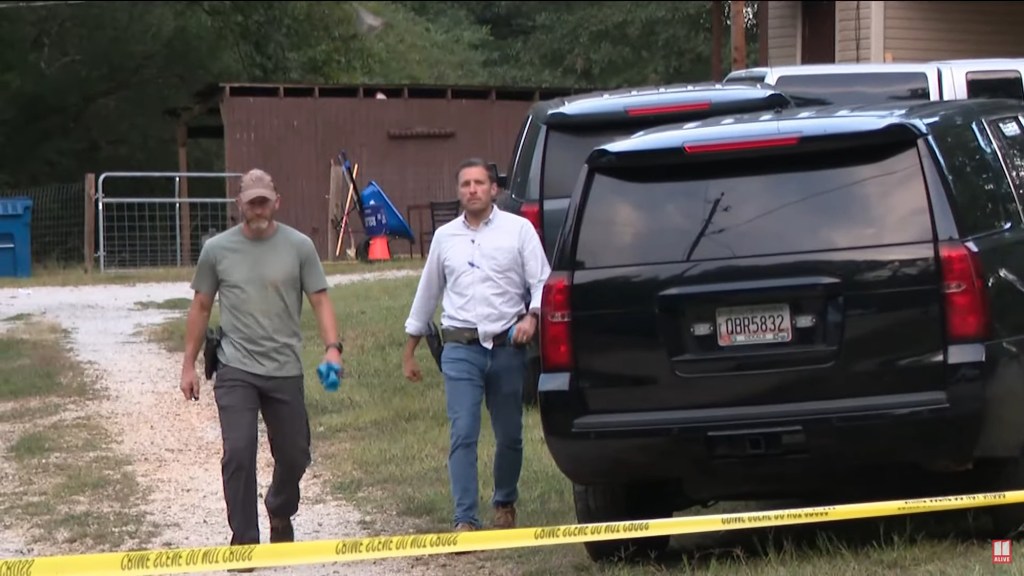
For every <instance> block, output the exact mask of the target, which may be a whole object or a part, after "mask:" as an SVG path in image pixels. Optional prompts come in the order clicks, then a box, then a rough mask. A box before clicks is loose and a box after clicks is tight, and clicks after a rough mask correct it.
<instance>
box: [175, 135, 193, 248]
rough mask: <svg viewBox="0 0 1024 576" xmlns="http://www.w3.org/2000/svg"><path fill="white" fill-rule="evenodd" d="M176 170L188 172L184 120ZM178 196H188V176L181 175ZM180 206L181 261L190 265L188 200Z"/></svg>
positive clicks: (179, 139) (190, 242)
mask: <svg viewBox="0 0 1024 576" xmlns="http://www.w3.org/2000/svg"><path fill="white" fill-rule="evenodd" d="M178 172H188V125H187V124H186V123H185V122H184V121H182V122H180V123H178ZM178 197H179V198H181V199H182V200H184V199H186V198H188V178H186V177H184V176H182V177H181V186H180V188H179V189H178ZM180 206H181V228H180V229H179V235H180V236H181V261H182V263H183V264H184V265H185V266H186V267H188V266H191V265H192V223H191V219H190V213H189V204H188V202H182V203H181V204H180Z"/></svg>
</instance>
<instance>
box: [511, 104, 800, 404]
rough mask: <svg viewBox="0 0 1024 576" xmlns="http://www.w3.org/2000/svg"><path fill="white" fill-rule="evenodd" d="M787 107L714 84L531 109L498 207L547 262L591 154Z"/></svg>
mask: <svg viewBox="0 0 1024 576" xmlns="http://www.w3.org/2000/svg"><path fill="white" fill-rule="evenodd" d="M792 106H793V103H792V101H791V100H790V99H789V98H787V97H786V96H784V95H782V94H780V93H778V92H776V91H774V90H773V89H771V88H770V87H766V86H761V85H754V86H746V85H739V86H722V85H718V84H698V85H689V84H685V85H684V84H679V85H667V86H656V87H645V88H627V89H621V90H617V91H609V92H590V93H586V94H579V95H574V96H569V97H563V98H558V99H552V100H546V101H543V102H538V103H536V104H534V105H533V106H532V107H531V108H530V110H529V111H528V113H527V115H526V118H525V120H524V121H523V124H522V126H521V127H520V130H519V134H518V136H517V137H516V145H515V149H514V153H513V155H512V161H511V162H510V165H509V172H508V174H507V175H504V176H500V177H499V181H500V182H501V184H502V185H503V187H504V188H505V193H504V194H502V196H501V198H500V199H499V201H498V207H499V208H501V209H502V210H505V211H507V212H512V213H514V214H519V215H522V216H524V217H526V218H527V219H529V220H530V221H531V222H533V225H534V227H535V228H536V229H537V232H538V234H540V237H541V242H543V244H544V251H545V253H546V254H547V256H548V258H549V259H550V258H551V253H552V251H553V250H554V246H555V239H556V238H557V237H558V232H559V230H560V229H561V227H562V222H563V221H564V219H565V211H566V208H567V207H568V205H569V196H570V195H571V194H572V190H573V188H574V187H575V186H576V179H577V178H578V177H579V175H580V170H581V169H582V168H583V162H584V161H585V160H586V158H587V155H588V154H590V151H591V150H593V149H594V147H595V146H599V145H601V144H606V143H608V142H611V141H614V140H617V139H621V138H628V137H629V136H631V135H632V134H634V133H635V132H638V131H641V130H645V129H648V128H652V127H655V126H661V125H665V124H672V123H677V122H684V121H697V120H701V119H705V118H708V117H709V116H715V115H723V114H739V113H744V112H757V111H761V112H771V111H774V110H782V109H787V108H790V107H792ZM492 170H495V171H496V173H497V170H496V167H492ZM530 367H531V369H530V370H529V371H528V373H527V381H526V382H525V383H524V388H523V396H524V400H525V401H526V403H528V404H532V403H534V402H535V401H536V393H537V377H538V373H539V360H538V359H537V357H536V355H533V357H532V358H531V362H530Z"/></svg>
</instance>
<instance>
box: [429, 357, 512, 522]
mask: <svg viewBox="0 0 1024 576" xmlns="http://www.w3.org/2000/svg"><path fill="white" fill-rule="evenodd" d="M525 353H526V352H525V350H524V349H522V348H513V347H510V346H495V347H494V348H493V349H492V350H488V349H486V348H484V347H483V346H481V345H479V344H472V345H470V344H458V343H446V344H445V346H444V352H443V353H442V354H441V371H442V372H443V373H444V381H445V396H446V397H447V409H448V423H449V433H450V443H451V444H450V449H449V453H448V476H449V479H450V481H451V490H452V497H453V499H454V500H455V516H454V524H460V523H466V524H472V525H473V526H476V527H478V528H479V527H481V523H480V518H479V517H478V515H477V501H478V498H479V483H478V480H477V441H478V439H479V437H480V419H481V412H480V405H481V402H482V401H484V400H486V406H487V411H488V412H489V413H490V415H491V425H492V427H493V429H494V438H495V444H496V446H495V454H494V496H493V498H492V500H491V503H492V505H495V506H497V505H499V504H514V503H515V502H516V500H517V499H518V498H519V489H518V486H519V474H520V471H521V470H522V465H523V397H522V394H523V378H524V372H525V370H526V358H525Z"/></svg>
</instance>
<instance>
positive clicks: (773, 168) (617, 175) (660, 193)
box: [576, 146, 932, 268]
mask: <svg viewBox="0 0 1024 576" xmlns="http://www.w3.org/2000/svg"><path fill="white" fill-rule="evenodd" d="M581 208H582V215H581V216H580V218H581V221H580V224H579V237H578V241H577V249H576V258H577V266H579V267H583V268H595V267H605V266H629V265H635V264H653V263H661V262H685V261H692V260H707V259H717V258H742V257H748V256H761V255H769V254H783V253H793V252H805V251H815V250H833V249H845V248H855V247H864V246H877V245H880V244H892V243H909V242H922V241H929V240H931V238H932V226H931V217H930V214H929V210H928V199H927V193H926V189H925V184H924V181H923V175H922V171H921V162H920V157H919V156H918V153H917V151H916V149H914V148H911V149H907V148H906V147H905V146H904V147H903V148H902V149H900V150H892V149H889V150H879V149H873V150H870V151H863V152H859V153H844V154H841V155H838V154H835V153H830V154H829V155H825V156H820V155H819V156H814V157H808V156H795V157H792V158H771V159H767V160H760V159H759V160H754V161H747V160H745V161H744V162H743V163H739V162H729V163H724V164H723V163H721V162H717V163H715V164H713V165H710V164H709V165H689V166H683V167H679V168H654V169H652V168H646V167H645V168H643V169H638V170H633V171H630V172H625V171H619V172H611V173H608V174H597V175H595V176H593V179H592V182H591V185H590V189H589V193H588V195H587V197H586V198H585V203H584V204H583V205H582V207H581Z"/></svg>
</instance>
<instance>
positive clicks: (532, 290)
mask: <svg viewBox="0 0 1024 576" xmlns="http://www.w3.org/2000/svg"><path fill="white" fill-rule="evenodd" d="M549 274H551V266H550V265H549V264H548V261H547V257H546V256H545V255H544V248H543V247H542V246H541V243H540V237H539V236H538V235H537V231H536V230H535V229H534V228H533V224H531V223H530V221H529V220H527V219H526V218H523V217H522V216H517V215H515V214H512V213H509V212H502V211H501V210H499V209H498V207H497V206H494V207H493V210H492V211H491V215H490V216H489V217H488V218H487V219H486V220H485V221H484V222H482V223H481V224H480V226H479V228H476V229H474V228H472V227H471V226H470V225H469V223H468V222H467V221H466V218H465V214H462V215H460V216H459V217H457V218H455V219H454V220H452V221H451V222H448V223H447V224H444V225H443V226H441V227H440V228H438V229H437V231H436V232H435V233H434V238H433V240H432V241H431V243H430V252H429V253H428V255H427V262H426V264H425V265H424V267H423V275H422V276H421V277H420V283H419V287H418V288H417V289H416V296H415V297H414V299H413V302H412V309H411V310H410V312H409V318H408V319H407V320H406V322H405V331H406V333H407V334H410V335H413V336H424V335H426V333H427V325H428V324H429V322H430V321H431V320H433V317H434V311H435V310H436V309H437V304H438V301H439V300H441V296H442V295H443V296H444V299H443V301H442V302H441V325H442V326H445V327H452V328H475V329H476V330H477V334H478V337H479V338H480V343H481V344H482V345H483V346H484V347H485V348H491V347H492V346H493V340H494V337H495V336H497V335H498V334H500V333H502V332H503V331H507V330H508V329H509V328H510V327H512V325H513V324H514V323H515V321H516V318H517V317H518V316H520V315H522V314H524V313H526V312H528V311H536V312H539V311H540V300H541V294H542V291H543V288H544V283H545V282H546V281H547V279H548V275H549ZM527 300H528V301H527Z"/></svg>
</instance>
